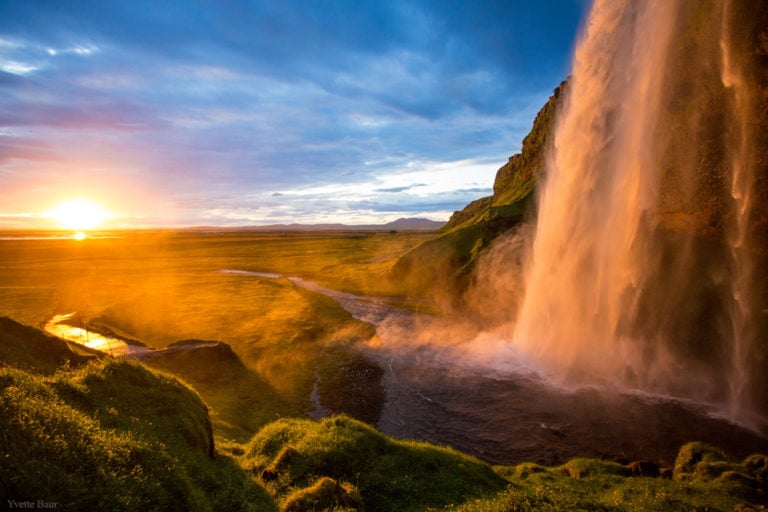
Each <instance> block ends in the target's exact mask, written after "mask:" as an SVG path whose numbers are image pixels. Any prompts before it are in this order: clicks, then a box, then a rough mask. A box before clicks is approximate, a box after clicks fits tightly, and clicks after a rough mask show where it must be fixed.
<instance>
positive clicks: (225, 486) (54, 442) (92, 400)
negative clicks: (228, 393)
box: [0, 360, 271, 510]
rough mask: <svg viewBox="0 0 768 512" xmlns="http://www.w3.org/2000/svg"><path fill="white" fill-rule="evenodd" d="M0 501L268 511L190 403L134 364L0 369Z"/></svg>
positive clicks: (194, 401)
mask: <svg viewBox="0 0 768 512" xmlns="http://www.w3.org/2000/svg"><path fill="white" fill-rule="evenodd" d="M0 383H2V398H1V399H0V437H2V443H0V459H1V460H2V461H3V464H2V466H1V467H0V486H1V487H2V488H1V489H0V494H1V495H2V496H3V497H4V498H7V499H13V500H15V501H17V502H22V501H32V502H36V501H37V500H39V499H44V500H45V501H48V502H54V503H57V504H58V506H57V508H58V509H60V510H137V509H153V510H185V509H186V510H223V509H227V510H249V509H250V510H270V506H271V505H270V501H269V500H268V499H267V497H266V496H265V495H264V492H263V490H262V489H261V488H260V487H258V486H257V485H254V484H252V483H250V482H249V480H248V479H247V478H244V477H243V473H242V471H241V470H240V468H238V467H237V465H236V464H235V463H234V461H233V460H232V459H231V458H228V457H226V456H223V455H216V456H214V453H213V440H212V437H211V431H210V421H209V419H208V415H207V413H206V408H205V406H204V405H203V403H202V402H201V401H200V399H199V398H198V397H197V395H196V394H195V393H194V392H193V391H191V390H190V389H189V388H187V387H185V386H183V385H182V384H180V383H179V382H178V381H177V380H175V379H174V378H172V377H168V376H164V375H160V374H157V373H154V372H151V371H149V370H147V369H146V368H144V367H143V366H141V365H140V364H137V363H132V362H126V361H114V360H106V361H100V362H94V363H91V364H89V365H86V366H84V367H82V368H80V369H74V370H62V371H60V372H58V373H56V374H55V375H53V376H48V377H43V376H41V375H35V374H32V373H28V372H25V371H22V370H18V369H15V368H2V369H0Z"/></svg>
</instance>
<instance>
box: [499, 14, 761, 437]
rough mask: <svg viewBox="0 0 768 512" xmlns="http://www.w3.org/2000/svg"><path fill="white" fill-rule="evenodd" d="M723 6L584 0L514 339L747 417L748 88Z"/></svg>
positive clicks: (593, 374) (564, 371) (750, 394)
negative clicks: (584, 16) (584, 15)
mask: <svg viewBox="0 0 768 512" xmlns="http://www.w3.org/2000/svg"><path fill="white" fill-rule="evenodd" d="M737 4H741V2H735V1H734V2H730V1H723V2H691V1H687V0H647V1H642V2H637V1H634V0H597V1H596V2H595V4H594V5H593V8H592V11H591V14H590V17H589V20H588V22H587V25H586V26H585V29H584V33H583V35H582V37H581V40H580V41H579V43H578V45H577V49H576V52H575V55H574V62H573V71H572V76H571V78H570V79H569V82H568V85H567V87H566V91H565V97H564V98H563V102H562V104H561V106H560V109H559V113H558V118H557V120H556V125H555V128H554V130H555V131H554V135H553V140H552V143H551V147H550V149H549V153H548V156H547V161H546V165H545V173H544V177H543V178H542V182H541V183H540V185H539V197H538V219H537V222H536V232H535V238H534V241H533V243H532V244H531V248H530V251H531V253H530V255H529V257H528V261H529V262H530V263H529V264H528V266H527V269H526V272H525V295H524V298H523V299H522V304H521V306H520V309H519V312H518V317H517V320H516V323H515V327H514V332H513V336H512V337H513V342H514V344H515V345H516V347H517V348H518V349H519V351H520V352H521V353H523V354H525V356H526V357H527V358H529V359H531V360H533V361H534V362H535V364H536V365H537V366H538V367H539V368H542V369H543V371H545V372H546V373H547V374H548V375H550V376H551V377H552V378H554V379H557V380H560V381H562V382H564V383H576V384H583V383H606V384H611V385H619V386H623V387H630V388H636V389H642V390H647V391H652V392H659V393H667V394H673V395H676V396H681V397H686V398H691V399H696V400H703V401H708V402H716V403H720V404H723V405H724V407H725V410H726V411H727V413H728V414H729V415H730V417H731V418H732V419H733V420H736V421H741V422H744V423H750V422H751V421H752V419H751V416H750V415H751V414H753V413H754V411H755V400H756V398H755V393H754V389H755V388H756V386H757V384H756V382H755V379H754V376H753V373H754V371H753V370H751V369H750V367H751V366H750V365H751V361H752V360H754V358H755V357H756V352H755V350H756V349H755V347H756V343H757V341H756V340H757V338H758V337H759V335H758V329H757V328H756V325H755V316H756V314H757V312H756V307H757V306H756V305H755V295H756V291H755V290H754V289H753V288H754V281H755V272H756V265H755V262H754V257H755V256H754V253H755V248H754V243H753V241H752V239H753V238H754V236H753V235H752V234H751V231H750V219H751V215H752V211H753V203H754V197H755V193H754V187H755V185H754V183H755V179H756V171H755V166H756V164H755V162H756V149H755V144H754V142H753V141H754V138H755V128H754V125H755V123H754V122H753V120H751V118H750V116H754V111H755V109H756V101H757V99H756V92H755V90H754V89H755V87H754V86H753V84H752V82H753V80H752V73H753V70H752V68H751V67H750V66H751V63H750V60H749V55H750V53H749V48H748V46H749V44H750V41H749V37H748V36H749V34H751V33H753V32H750V31H749V30H744V29H743V27H742V26H741V25H739V23H741V24H743V23H744V20H745V19H746V18H745V15H744V12H743V9H742V11H739V8H737V7H736V5H737ZM740 29H741V30H740ZM745 33H746V34H747V35H744V34H745Z"/></svg>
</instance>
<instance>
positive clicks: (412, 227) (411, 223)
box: [189, 217, 445, 231]
mask: <svg viewBox="0 0 768 512" xmlns="http://www.w3.org/2000/svg"><path fill="white" fill-rule="evenodd" d="M443 226H445V222H440V221H436V220H430V219H423V218H414V217H411V218H400V219H397V220H394V221H392V222H387V223H386V224H298V223H293V224H270V225H267V226H238V227H210V226H199V227H194V228H189V230H191V231H199V230H205V231H392V230H395V231H437V230H439V229H441V228H442V227H443Z"/></svg>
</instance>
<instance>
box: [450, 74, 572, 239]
mask: <svg viewBox="0 0 768 512" xmlns="http://www.w3.org/2000/svg"><path fill="white" fill-rule="evenodd" d="M565 86H566V82H562V83H561V84H560V85H559V86H558V87H556V88H555V90H554V91H553V93H552V96H550V97H549V100H548V101H547V102H546V103H545V104H544V106H543V107H542V108H541V110H540V111H539V113H538V114H537V115H536V119H535V120H534V121H533V127H532V128H531V131H530V133H529V134H528V135H527V136H526V137H525V138H524V139H523V145H522V146H523V147H522V150H521V152H520V153H517V154H515V155H512V156H511V157H509V160H508V161H507V162H506V163H505V164H504V165H502V166H501V167H500V168H499V170H498V171H497V172H496V179H495V181H494V183H493V195H492V196H489V197H484V198H482V199H478V200H476V201H472V202H471V203H470V204H468V205H467V206H466V207H465V208H464V209H463V210H461V211H458V212H454V214H453V215H452V216H451V219H450V220H449V221H448V224H447V225H446V226H445V227H444V228H443V231H446V232H448V231H451V230H454V229H457V228H461V227H466V226H468V225H470V224H475V223H488V222H492V221H493V220H494V219H496V221H497V222H498V221H499V219H505V220H507V221H508V224H516V223H517V222H519V221H520V220H522V215H521V214H524V213H525V212H526V210H527V206H528V203H527V202H528V201H529V200H530V198H531V196H532V194H533V191H534V189H535V187H536V179H537V178H538V177H539V175H541V174H542V172H543V170H544V160H545V153H546V148H547V144H548V143H549V138H550V135H551V133H552V129H553V124H554V119H555V112H556V110H557V106H558V105H559V103H560V98H561V96H562V93H563V91H564V89H565ZM521 202H526V204H522V203H521ZM513 205H515V206H516V208H510V207H511V206H513Z"/></svg>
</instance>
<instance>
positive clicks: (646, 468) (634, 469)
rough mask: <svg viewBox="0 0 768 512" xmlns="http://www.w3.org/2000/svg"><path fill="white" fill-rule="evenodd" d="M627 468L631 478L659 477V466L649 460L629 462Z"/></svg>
mask: <svg viewBox="0 0 768 512" xmlns="http://www.w3.org/2000/svg"><path fill="white" fill-rule="evenodd" d="M627 467H628V468H629V472H630V474H631V475H632V476H647V477H654V478H656V477H660V476H661V470H660V469H659V465H658V464H656V463H655V462H653V461H650V460H636V461H634V462H630V463H629V464H628V465H627Z"/></svg>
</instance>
